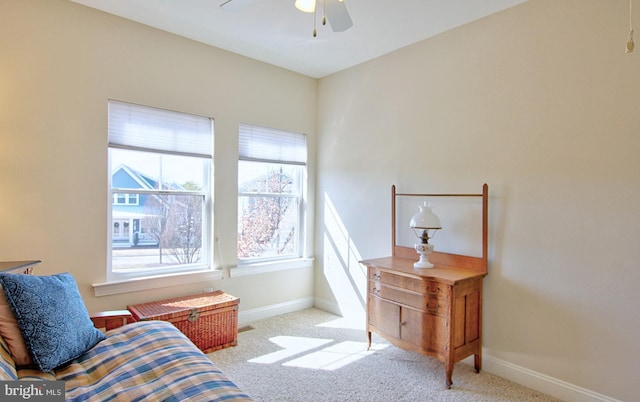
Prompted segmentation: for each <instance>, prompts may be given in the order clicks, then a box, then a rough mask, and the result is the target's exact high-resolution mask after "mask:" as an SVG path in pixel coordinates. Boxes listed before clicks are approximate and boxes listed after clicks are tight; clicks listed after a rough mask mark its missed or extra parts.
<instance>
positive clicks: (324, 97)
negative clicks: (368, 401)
mask: <svg viewBox="0 0 640 402" xmlns="http://www.w3.org/2000/svg"><path fill="white" fill-rule="evenodd" d="M628 11H629V9H628V2H626V1H615V2H614V1H603V0H573V1H569V0H562V1H558V0H530V1H528V2H527V3H524V4H522V5H520V6H517V7H515V8H512V9H509V10H506V11H504V12H502V13H500V14H497V15H494V16H490V17H488V18H485V19H483V20H480V21H477V22H474V23H471V24H468V25H466V26H464V27H461V28H458V29H455V30H453V31H450V32H447V33H445V34H442V35H440V36H437V37H434V38H432V39H429V40H426V41H423V42H420V43H418V44H415V45H412V46H410V47H407V48H404V49H401V50H399V51H396V52H395V53H392V54H390V55H387V56H384V57H381V58H379V59H376V60H373V61H370V62H367V63H364V64H362V65H359V66H357V67H354V68H352V69H349V70H346V71H343V72H340V73H338V74H335V75H333V76H330V77H327V78H325V79H322V80H320V84H319V100H318V110H319V115H318V121H319V126H318V138H319V143H318V172H319V175H318V188H317V194H318V202H317V205H318V210H317V218H318V224H317V232H316V241H317V250H318V254H319V255H322V256H323V257H322V258H319V267H318V269H317V272H316V285H315V286H316V298H317V299H318V300H324V302H325V303H326V304H331V303H338V304H340V307H341V308H345V309H348V308H349V303H356V306H357V307H360V306H359V305H358V303H360V301H361V300H362V297H363V296H362V294H361V293H360V294H358V292H360V291H361V290H362V282H363V281H364V277H363V276H362V272H361V271H359V269H358V267H357V266H356V264H354V259H355V258H352V257H351V256H361V257H362V258H373V257H380V256H384V255H386V254H389V253H390V234H389V227H390V216H389V215H390V213H389V209H390V201H389V200H390V186H391V184H396V185H398V188H399V190H401V191H404V192H429V191H431V192H449V191H452V192H479V191H480V186H481V185H482V183H483V182H487V183H488V184H489V189H490V198H491V199H490V272H489V276H488V277H487V278H486V279H485V299H484V300H485V305H484V346H485V350H486V352H487V353H486V354H487V356H492V357H494V358H497V359H501V361H504V362H507V363H511V364H515V365H517V366H520V367H522V368H525V369H529V370H534V371H535V372H538V373H541V374H544V375H548V376H551V377H553V378H555V379H558V380H561V381H566V382H568V383H572V384H575V385H577V386H579V387H583V388H585V389H588V390H592V391H595V392H597V393H601V394H605V395H608V396H611V397H614V398H619V399H621V400H626V401H630V400H637V398H638V395H639V394H640V383H639V382H638V378H637V376H638V374H637V365H638V360H639V357H640V352H638V351H639V350H640V349H639V348H638V347H637V345H636V344H635V337H636V335H637V334H638V333H640V314H638V306H640V291H639V290H638V289H640V266H639V265H640V247H638V244H637V243H638V239H640V213H639V212H638V210H639V209H638V207H639V205H640V157H639V155H640V113H639V110H638V105H639V103H638V100H639V99H640V53H638V52H636V53H633V54H625V53H624V48H625V42H626V36H627V33H628V20H629V15H628ZM637 17H638V18H640V14H638V15H637ZM638 23H640V20H639V22H638ZM354 150H358V151H357V152H356V151H354ZM327 200H330V202H326V201H327ZM336 216H337V217H338V218H336ZM335 221H340V222H341V223H342V225H343V227H344V230H343V231H335V230H334V231H333V233H340V234H339V236H338V237H339V238H340V239H341V241H340V242H335V241H333V240H331V239H332V238H334V237H335V236H334V235H333V234H332V231H331V230H330V229H327V228H328V227H330V225H326V223H327V222H335ZM443 226H445V230H446V229H447V228H446V226H447V222H443ZM434 243H435V245H436V248H437V247H438V238H437V237H436V239H435V240H434ZM336 244H342V245H337V246H336ZM345 257H346V258H345ZM344 272H349V275H351V277H350V278H347V275H345V274H344ZM336 275H338V278H340V277H341V276H340V275H342V281H339V280H336V279H335V278H336ZM349 280H350V281H352V283H349V284H348V285H347V286H343V287H342V288H341V289H338V287H336V286H335V285H330V284H332V281H333V282H341V283H343V284H344V283H345V281H349ZM345 289H346V290H345ZM349 290H350V293H349ZM355 290H357V291H355ZM345 293H346V294H345ZM351 306H353V305H351ZM454 375H455V374H454ZM454 382H455V380H454Z"/></svg>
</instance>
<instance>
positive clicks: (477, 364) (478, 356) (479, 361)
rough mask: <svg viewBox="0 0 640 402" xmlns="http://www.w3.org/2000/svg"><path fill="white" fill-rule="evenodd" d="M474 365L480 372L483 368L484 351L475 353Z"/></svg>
mask: <svg viewBox="0 0 640 402" xmlns="http://www.w3.org/2000/svg"><path fill="white" fill-rule="evenodd" d="M473 367H474V368H475V369H476V373H479V372H480V369H481V368H482V352H478V353H476V354H475V355H473Z"/></svg>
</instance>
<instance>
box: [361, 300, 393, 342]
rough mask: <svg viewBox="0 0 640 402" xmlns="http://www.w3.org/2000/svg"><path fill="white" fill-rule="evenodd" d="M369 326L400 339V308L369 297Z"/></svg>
mask: <svg viewBox="0 0 640 402" xmlns="http://www.w3.org/2000/svg"><path fill="white" fill-rule="evenodd" d="M368 308H369V325H372V326H374V327H376V328H377V329H378V330H380V331H381V332H384V333H385V334H388V335H390V336H392V337H394V338H400V306H398V305H397V304H393V303H389V302H387V301H384V300H382V299H380V298H378V297H376V296H373V295H369V304H368Z"/></svg>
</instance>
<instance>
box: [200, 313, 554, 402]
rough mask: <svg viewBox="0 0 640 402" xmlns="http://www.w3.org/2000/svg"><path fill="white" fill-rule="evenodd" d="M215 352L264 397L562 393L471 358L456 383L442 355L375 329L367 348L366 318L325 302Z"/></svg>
mask: <svg viewBox="0 0 640 402" xmlns="http://www.w3.org/2000/svg"><path fill="white" fill-rule="evenodd" d="M356 321H363V320H356ZM346 327H350V328H346ZM358 327H359V329H358ZM244 329H246V330H244ZM209 357H210V358H211V360H213V362H215V363H216V364H217V365H218V366H219V367H220V368H221V369H222V370H223V371H224V372H225V373H226V374H227V375H229V377H231V378H232V379H233V380H234V381H235V382H236V383H237V384H238V385H239V386H240V388H242V389H243V390H244V391H245V392H247V393H248V394H249V395H250V396H251V397H253V398H254V399H255V400H256V401H301V402H302V401H304V402H314V401H318V402H320V401H340V402H342V401H367V402H375V401H381V402H383V401H384V402H395V401H473V402H481V401H556V399H553V398H551V397H548V396H546V395H543V394H540V393H538V392H535V391H533V390H531V389H528V388H525V387H522V386H520V385H517V384H514V383H512V382H510V381H507V380H505V379H502V378H500V377H497V376H495V375H492V374H489V373H487V372H484V371H481V372H480V373H479V374H476V373H475V372H474V370H473V368H472V367H471V366H469V365H467V364H464V363H458V364H456V366H455V369H454V372H453V387H452V389H450V390H448V389H446V387H445V377H444V365H443V364H442V363H441V362H439V361H438V360H437V359H435V358H430V357H426V356H422V355H420V354H418V353H415V352H407V351H404V350H401V349H399V348H396V347H394V346H392V345H390V344H389V343H388V342H386V341H384V340H383V339H382V338H380V337H377V336H375V335H374V338H373V347H372V350H370V351H367V344H366V335H365V331H364V323H363V322H354V320H351V321H350V320H347V319H342V318H341V317H337V316H335V315H332V314H329V313H326V312H324V311H322V310H318V309H308V310H302V311H298V312H294V313H289V314H285V315H281V316H278V317H274V318H270V319H266V320H262V321H257V322H254V323H252V324H251V325H250V328H241V332H240V333H239V335H238V346H236V347H233V348H227V349H223V350H219V351H216V352H213V353H210V354H209Z"/></svg>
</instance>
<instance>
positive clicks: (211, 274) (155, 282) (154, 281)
mask: <svg viewBox="0 0 640 402" xmlns="http://www.w3.org/2000/svg"><path fill="white" fill-rule="evenodd" d="M220 279H222V271H219V270H218V271H206V272H192V273H180V274H173V275H159V276H151V277H147V278H136V279H129V280H122V281H114V282H106V283H96V284H94V285H93V293H94V294H95V296H96V297H100V296H109V295H116V294H121V293H129V292H137V291H140V290H149V289H157V288H166V287H170V286H176V285H188V284H192V283H198V282H200V283H203V282H207V281H217V280H220Z"/></svg>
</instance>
